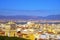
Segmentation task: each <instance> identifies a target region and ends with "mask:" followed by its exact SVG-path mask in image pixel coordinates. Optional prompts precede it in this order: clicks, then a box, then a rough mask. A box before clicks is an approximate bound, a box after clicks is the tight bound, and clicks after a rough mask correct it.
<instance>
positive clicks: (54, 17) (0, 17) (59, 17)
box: [0, 15, 60, 20]
mask: <svg viewBox="0 0 60 40" xmlns="http://www.w3.org/2000/svg"><path fill="white" fill-rule="evenodd" d="M3 19H6V20H60V15H49V16H45V17H43V16H26V15H16V16H3V15H0V20H3Z"/></svg>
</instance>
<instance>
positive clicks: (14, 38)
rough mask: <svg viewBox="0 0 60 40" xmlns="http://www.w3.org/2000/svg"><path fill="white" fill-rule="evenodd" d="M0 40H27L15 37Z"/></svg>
mask: <svg viewBox="0 0 60 40" xmlns="http://www.w3.org/2000/svg"><path fill="white" fill-rule="evenodd" d="M0 40H28V39H24V38H17V37H7V36H0Z"/></svg>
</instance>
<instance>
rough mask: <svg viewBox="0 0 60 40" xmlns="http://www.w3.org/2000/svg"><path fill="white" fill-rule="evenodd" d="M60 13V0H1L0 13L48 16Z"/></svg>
mask: <svg viewBox="0 0 60 40" xmlns="http://www.w3.org/2000/svg"><path fill="white" fill-rule="evenodd" d="M57 14H60V0H0V15H5V16H10V15H13V16H14V15H29V16H31V15H32V16H47V15H57Z"/></svg>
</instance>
